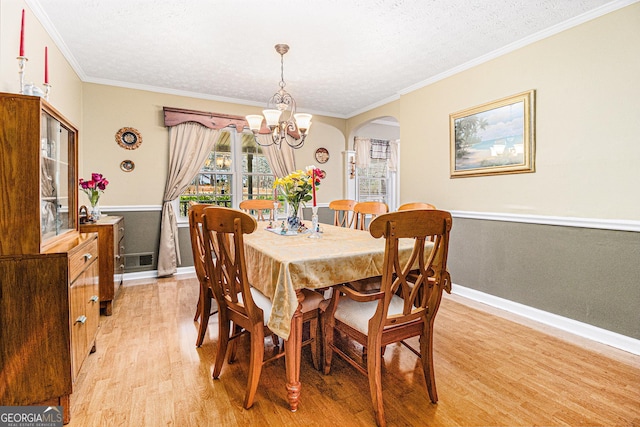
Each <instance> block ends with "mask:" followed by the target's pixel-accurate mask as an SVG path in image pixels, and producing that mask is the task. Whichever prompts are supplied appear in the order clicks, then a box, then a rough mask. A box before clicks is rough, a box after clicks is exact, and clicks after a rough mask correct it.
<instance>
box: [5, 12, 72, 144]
mask: <svg viewBox="0 0 640 427" xmlns="http://www.w3.org/2000/svg"><path fill="white" fill-rule="evenodd" d="M22 9H24V10H25V31H24V43H25V46H24V54H25V56H26V57H27V58H28V61H27V64H26V67H25V78H24V81H25V83H33V84H35V85H36V86H39V87H40V88H41V89H44V87H43V85H42V84H43V83H44V48H45V46H47V47H48V48H49V83H50V84H51V93H50V96H49V102H50V103H51V104H52V105H53V106H54V107H55V108H56V109H57V110H58V111H60V112H61V113H62V114H64V115H65V117H67V119H69V120H70V121H71V122H72V123H73V124H74V125H76V126H77V127H80V126H81V121H82V111H83V109H82V103H81V102H80V101H81V95H82V82H81V80H80V78H79V77H78V75H77V74H76V73H75V71H73V69H72V68H71V66H70V65H69V63H68V62H67V60H66V59H65V58H64V56H63V55H62V53H61V52H60V50H59V49H58V47H57V46H56V44H55V43H54V42H53V40H52V39H51V37H49V35H48V34H47V32H46V31H45V29H44V27H43V26H42V25H41V24H40V22H39V21H38V19H37V18H36V17H35V15H34V14H33V13H32V11H31V9H30V8H29V6H27V4H26V3H25V2H24V1H22V0H2V2H0V29H2V31H0V91H1V92H10V93H19V91H20V83H19V82H20V80H19V78H18V61H17V60H16V57H17V56H18V54H19V47H20V20H21V17H22ZM80 140H81V145H82V131H81V132H80Z"/></svg>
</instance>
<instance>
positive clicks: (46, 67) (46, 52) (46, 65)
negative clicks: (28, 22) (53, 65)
mask: <svg viewBox="0 0 640 427" xmlns="http://www.w3.org/2000/svg"><path fill="white" fill-rule="evenodd" d="M44 82H45V83H49V49H48V48H47V46H45V47H44Z"/></svg>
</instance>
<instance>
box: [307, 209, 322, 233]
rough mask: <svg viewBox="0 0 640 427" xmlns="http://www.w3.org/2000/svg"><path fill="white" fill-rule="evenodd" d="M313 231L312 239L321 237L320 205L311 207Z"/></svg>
mask: <svg viewBox="0 0 640 427" xmlns="http://www.w3.org/2000/svg"><path fill="white" fill-rule="evenodd" d="M311 210H312V214H311V233H310V234H309V238H310V239H321V238H322V234H320V225H318V207H317V206H313V207H311Z"/></svg>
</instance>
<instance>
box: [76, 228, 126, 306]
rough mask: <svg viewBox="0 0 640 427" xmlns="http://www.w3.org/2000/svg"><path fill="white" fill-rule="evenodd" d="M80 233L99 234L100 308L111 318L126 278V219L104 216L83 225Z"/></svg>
mask: <svg viewBox="0 0 640 427" xmlns="http://www.w3.org/2000/svg"><path fill="white" fill-rule="evenodd" d="M80 231H81V232H83V233H89V232H95V233H98V246H99V250H100V262H99V266H100V279H99V282H100V308H101V309H103V310H104V314H105V315H106V316H111V314H112V313H113V301H114V300H115V299H116V296H117V295H118V291H119V290H120V286H121V285H122V280H123V277H124V217H121V216H104V217H102V218H100V219H99V220H98V221H96V222H94V223H86V224H81V225H80Z"/></svg>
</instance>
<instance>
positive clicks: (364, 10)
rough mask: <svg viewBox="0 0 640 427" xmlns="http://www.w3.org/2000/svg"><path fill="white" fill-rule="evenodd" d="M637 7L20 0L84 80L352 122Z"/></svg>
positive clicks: (455, 0)
mask: <svg viewBox="0 0 640 427" xmlns="http://www.w3.org/2000/svg"><path fill="white" fill-rule="evenodd" d="M635 1H636V0H617V1H610V0H352V1H348V0H27V3H28V4H29V6H30V7H31V9H32V10H33V11H34V13H35V14H36V16H38V18H39V19H40V20H41V22H42V23H43V25H44V26H45V28H46V29H47V31H48V32H49V33H50V35H51V36H52V37H53V38H54V40H55V41H56V43H57V44H58V46H59V47H60V48H61V49H62V51H63V53H64V54H65V56H66V57H67V59H68V60H69V62H70V63H71V64H72V66H73V67H74V69H75V70H76V72H77V73H78V75H79V76H80V78H81V79H82V80H83V81H87V82H95V83H104V84H110V85H117V86H125V87H134V88H140V89H148V90H155V91H162V92H168V93H178V94H184V95H189V96H198V97H204V98H210V99H219V100H226V101H231V102H237V103H241V104H248V105H258V106H264V105H265V103H266V101H267V100H268V99H269V98H270V97H271V95H272V94H273V93H274V92H275V91H276V90H277V89H278V82H279V81H280V56H279V55H278V53H276V51H275V49H274V45H275V44H277V43H287V44H288V45H289V46H290V47H291V49H290V51H289V53H287V54H286V55H285V56H284V79H285V82H286V83H287V86H286V88H287V90H288V91H289V92H290V93H291V94H292V95H293V96H294V98H295V99H296V101H297V103H298V110H299V111H306V112H311V113H316V114H327V115H331V116H335V117H343V118H346V117H351V116H353V115H355V114H357V113H360V112H362V111H366V110H367V109H369V108H371V107H373V106H376V105H379V104H381V103H384V102H387V101H389V100H391V99H395V98H397V97H398V96H399V95H400V94H402V93H405V92H406V91H409V90H413V89H416V88H417V87H420V86H423V85H425V84H426V83H428V82H430V81H434V80H437V79H438V78H440V77H442V76H446V75H448V74H451V73H453V72H455V71H456V70H461V69H464V68H466V67H468V66H470V65H473V64H476V63H479V62H482V61H484V60H486V59H489V58H492V57H495V56H497V55H499V54H501V53H505V52H507V51H509V50H512V49H514V48H517V47H519V46H522V45H525V44H527V43H530V42H532V41H535V40H538V39H540V38H543V37H546V36H549V35H552V34H554V33H556V32H558V31H561V30H563V29H566V28H569V27H571V26H573V25H576V24H579V23H581V22H584V21H586V20H589V19H592V18H595V17H597V16H600V15H602V14H604V13H607V12H610V11H612V10H615V9H618V8H620V7H622V6H625V5H627V4H631V3H634V2H635Z"/></svg>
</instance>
